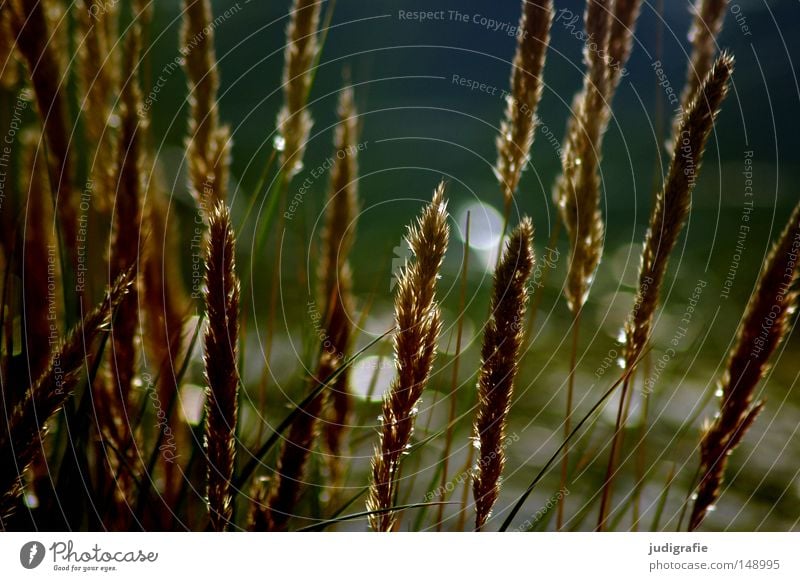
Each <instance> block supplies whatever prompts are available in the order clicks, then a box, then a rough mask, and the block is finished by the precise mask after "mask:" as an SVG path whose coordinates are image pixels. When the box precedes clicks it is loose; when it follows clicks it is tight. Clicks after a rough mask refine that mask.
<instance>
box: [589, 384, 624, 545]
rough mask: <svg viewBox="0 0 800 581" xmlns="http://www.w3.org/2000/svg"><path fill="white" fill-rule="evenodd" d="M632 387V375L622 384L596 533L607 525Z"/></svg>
mask: <svg viewBox="0 0 800 581" xmlns="http://www.w3.org/2000/svg"><path fill="white" fill-rule="evenodd" d="M629 387H630V375H628V376H627V377H626V378H625V381H624V383H623V384H622V393H621V394H620V396H619V408H618V409H617V420H616V423H615V424H614V436H613V438H612V439H611V453H610V454H609V456H608V466H607V467H606V476H605V480H604V481H603V495H602V497H601V499H600V516H599V518H598V520H597V527H596V528H595V530H596V531H602V530H604V527H605V525H606V517H607V513H608V504H609V501H610V500H611V485H612V482H613V480H614V468H615V467H616V463H617V444H618V442H619V437H620V433H621V432H622V426H623V422H622V418H623V415H624V413H625V400H626V399H628V388H629Z"/></svg>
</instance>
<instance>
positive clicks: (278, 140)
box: [272, 134, 286, 151]
mask: <svg viewBox="0 0 800 581" xmlns="http://www.w3.org/2000/svg"><path fill="white" fill-rule="evenodd" d="M272 147H274V148H275V149H276V150H277V151H283V150H284V149H286V139H285V138H284V137H283V135H281V134H278V135H276V136H275V139H273V140H272Z"/></svg>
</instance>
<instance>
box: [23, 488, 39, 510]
mask: <svg viewBox="0 0 800 581" xmlns="http://www.w3.org/2000/svg"><path fill="white" fill-rule="evenodd" d="M25 506H27V507H28V508H38V507H39V497H38V496H36V495H35V494H34V493H33V492H28V493H27V494H26V495H25Z"/></svg>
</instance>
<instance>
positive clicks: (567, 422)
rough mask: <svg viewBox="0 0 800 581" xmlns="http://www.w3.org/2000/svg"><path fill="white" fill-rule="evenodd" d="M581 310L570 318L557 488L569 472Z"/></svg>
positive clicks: (561, 518)
mask: <svg viewBox="0 0 800 581" xmlns="http://www.w3.org/2000/svg"><path fill="white" fill-rule="evenodd" d="M581 311H582V309H578V310H577V311H576V312H575V316H574V318H573V320H572V352H571V353H570V358H569V377H568V379H567V411H566V414H565V415H564V441H565V445H564V454H563V455H562V456H561V486H560V487H559V490H564V489H565V488H566V487H567V475H568V473H569V444H568V443H567V438H568V437H569V433H570V431H571V430H572V425H571V424H572V400H573V394H574V392H575V368H576V367H577V364H578V337H579V335H580V325H581ZM565 500H566V497H565V496H564V495H561V498H560V499H559V500H558V513H557V516H556V530H557V531H560V530H561V529H562V528H563V526H564V504H565Z"/></svg>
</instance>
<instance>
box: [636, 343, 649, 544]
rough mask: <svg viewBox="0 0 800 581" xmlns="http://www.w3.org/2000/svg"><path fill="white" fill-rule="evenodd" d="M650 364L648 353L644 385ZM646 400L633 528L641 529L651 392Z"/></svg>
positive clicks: (643, 411) (639, 444)
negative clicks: (640, 520)
mask: <svg viewBox="0 0 800 581" xmlns="http://www.w3.org/2000/svg"><path fill="white" fill-rule="evenodd" d="M650 365H651V359H650V356H649V355H648V356H647V357H645V359H644V385H647V381H648V379H649V378H650ZM643 395H644V401H643V402H642V421H641V425H640V427H639V441H638V442H637V444H636V451H637V454H636V488H634V491H633V527H632V528H633V530H634V531H638V530H639V519H640V518H641V517H640V512H641V504H642V488H643V487H644V478H645V469H644V468H645V463H646V462H647V453H646V445H647V411H648V408H649V407H650V406H649V402H650V396H651V395H652V393H650V394H643Z"/></svg>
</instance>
